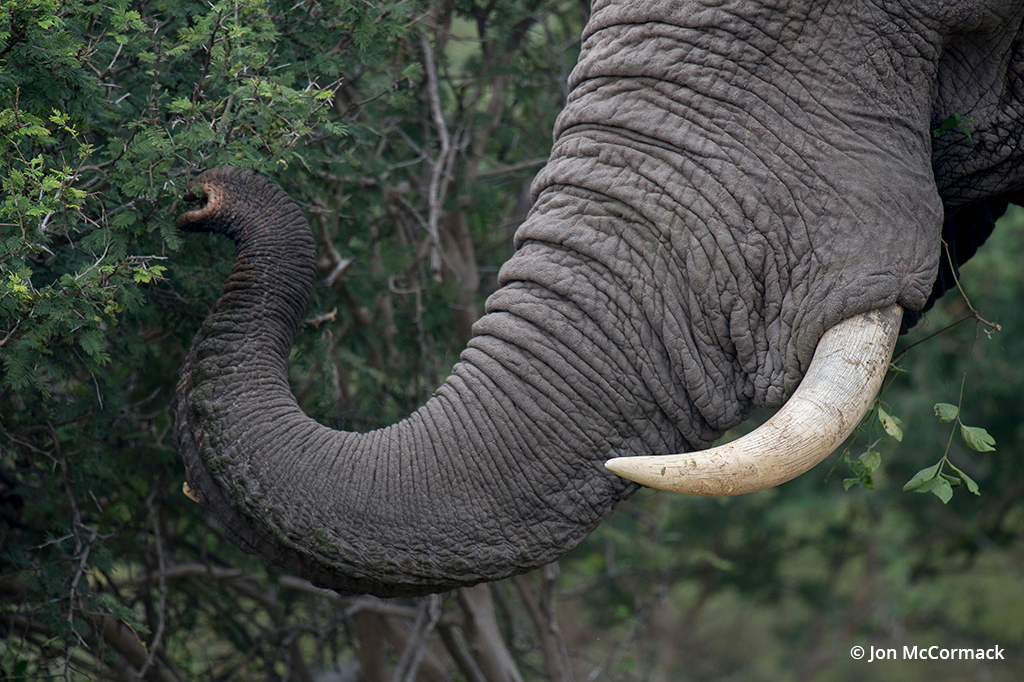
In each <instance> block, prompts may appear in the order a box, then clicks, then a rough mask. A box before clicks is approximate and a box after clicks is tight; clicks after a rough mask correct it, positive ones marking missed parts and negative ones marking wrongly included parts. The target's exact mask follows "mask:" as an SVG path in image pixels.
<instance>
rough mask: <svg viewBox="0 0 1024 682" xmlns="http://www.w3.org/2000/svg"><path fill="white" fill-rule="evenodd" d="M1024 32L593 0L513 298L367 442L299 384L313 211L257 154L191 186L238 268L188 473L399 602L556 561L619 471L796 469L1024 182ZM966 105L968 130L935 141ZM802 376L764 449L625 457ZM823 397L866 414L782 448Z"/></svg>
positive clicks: (198, 383) (717, 479) (202, 377)
mask: <svg viewBox="0 0 1024 682" xmlns="http://www.w3.org/2000/svg"><path fill="white" fill-rule="evenodd" d="M1022 20H1024V3H1021V2H1019V1H1013V2H1008V1H1004V2H990V3H982V2H974V1H970V0H965V1H963V2H937V1H930V0H907V1H906V2H899V3H897V2H876V1H874V0H870V1H869V0H863V1H862V0H844V1H843V2H813V1H806V2H782V1H779V2H771V1H769V2H746V1H738V2H728V1H726V2H667V1H666V2H647V3H630V2H621V3H618V4H616V3H615V2H610V1H598V2H595V6H594V8H593V13H592V16H591V19H590V21H589V23H588V25H587V27H586V29H585V33H584V36H583V51H582V54H581V56H580V60H579V63H578V65H577V66H576V68H575V70H574V71H573V72H572V75H571V77H570V86H571V93H570V95H569V98H568V102H567V105H566V107H565V110H564V111H563V112H562V114H561V116H560V117H559V119H558V122H557V124H556V129H555V143H554V147H553V149H552V152H551V156H550V160H549V162H548V164H547V166H546V167H545V168H544V169H543V170H542V171H541V172H540V174H539V175H538V177H537V178H536V180H535V181H534V185H533V192H534V199H535V203H534V207H533V209H532V211H531V213H530V215H529V217H528V218H527V220H526V221H525V222H524V223H523V224H522V226H521V227H520V228H519V229H518V231H517V233H516V239H515V244H516V249H517V250H516V252H515V254H514V256H513V257H512V258H511V259H510V260H509V261H508V262H507V263H506V264H505V266H504V267H503V268H502V270H501V274H500V281H501V283H502V288H501V289H499V290H498V291H497V292H496V293H494V294H493V295H492V296H491V297H490V298H489V300H488V302H487V307H486V314H485V316H484V317H483V318H482V319H480V320H479V321H478V322H477V323H476V325H475V327H474V335H475V336H474V338H473V339H472V340H471V341H470V343H469V345H468V347H467V348H466V350H465V351H464V352H463V353H462V356H461V359H460V362H459V363H458V364H456V365H455V367H454V368H453V369H452V373H451V376H450V377H449V378H448V380H447V382H446V383H445V384H444V385H443V386H441V387H440V388H439V389H438V390H437V391H436V394H435V395H434V397H433V398H432V399H431V400H429V401H428V402H427V404H426V405H424V406H423V407H422V408H421V409H419V410H418V411H417V412H415V413H414V414H413V415H411V416H410V417H409V418H407V419H405V420H404V421H402V422H400V423H398V424H395V425H393V426H391V427H388V428H384V429H381V430H378V431H374V432H371V433H365V434H360V433H346V432H337V431H333V430H331V429H328V428H326V427H324V426H322V425H320V424H318V423H316V422H315V421H313V420H312V419H310V418H309V417H307V416H305V415H304V414H303V413H302V412H301V410H300V409H299V407H298V405H297V403H296V401H295V399H294V397H293V396H292V394H291V391H290V389H289V385H288V379H287V359H288V355H289V350H290V348H291V345H292V342H293V339H294V336H295V334H296V330H297V329H298V326H299V323H300V320H301V318H302V315H303V313H304V310H305V306H306V304H307V299H308V296H309V293H310V289H311V286H312V280H313V276H314V265H315V245H314V241H313V237H312V235H311V233H310V229H309V226H308V224H307V223H306V220H305V219H304V217H303V216H302V213H301V212H300V211H299V209H298V208H297V207H296V205H295V204H294V203H293V202H292V201H291V200H290V199H289V198H288V196H287V195H286V194H285V193H284V192H282V191H281V190H280V189H279V188H277V187H276V186H275V185H273V184H272V183H270V182H269V181H267V180H265V179H263V178H261V177H259V176H257V175H255V174H253V173H251V172H247V171H240V170H237V169H223V168H222V169H215V170H212V171H208V172H206V173H204V174H202V175H201V176H199V178H198V179H197V180H196V181H195V184H194V187H195V192H196V194H197V195H202V196H205V203H203V204H202V205H201V206H199V207H197V208H195V209H193V210H191V211H189V212H187V213H185V214H184V215H182V216H181V217H180V218H179V220H178V225H179V226H180V227H181V228H182V229H185V230H206V231H214V232H221V233H224V234H226V235H228V236H229V237H231V238H232V239H233V240H234V241H235V243H236V245H237V248H238V256H237V260H236V262H235V265H234V269H233V271H232V274H231V276H230V278H229V279H228V281H227V283H226V285H225V289H224V294H223V296H222V298H221V299H220V300H219V301H218V302H217V304H216V306H215V307H214V309H213V311H212V313H211V314H210V316H209V318H208V319H207V320H206V322H205V323H204V324H203V326H202V328H201V329H200V331H199V332H198V334H197V336H196V339H195V341H194V343H193V346H192V349H191V351H190V353H189V355H188V358H187V360H186V362H185V364H184V367H183V370H182V377H181V382H180V384H179V387H178V392H177V396H176V400H175V412H176V416H177V423H176V427H175V441H176V444H177V447H178V449H179V451H180V452H181V454H182V456H183V457H184V459H185V463H186V468H187V480H188V485H189V486H190V487H191V488H192V489H193V490H194V491H195V493H196V495H197V497H198V499H199V501H200V502H201V504H202V505H203V506H204V507H205V508H207V509H209V510H211V511H212V512H213V513H214V514H215V515H216V516H217V517H218V518H219V519H220V520H221V521H222V522H223V524H224V526H225V527H226V529H227V533H228V534H229V536H230V537H231V538H232V539H233V540H234V541H236V542H237V543H238V544H239V545H241V546H242V547H243V548H245V549H246V550H248V551H250V552H255V553H258V554H260V555H262V556H263V557H265V558H266V559H267V560H269V561H271V562H274V563H277V564H280V565H282V566H284V567H286V568H287V569H289V570H291V571H294V572H295V573H297V574H299V575H302V576H305V577H307V578H309V579H310V580H312V581H313V582H314V583H316V584H319V585H323V586H327V587H331V588H334V589H338V590H341V591H348V592H372V593H376V594H380V595H399V594H415V593H423V592H428V591H437V590H443V589H448V588H451V587H454V586H458V585H466V584H472V583H477V582H481V581H487V580H495V579H499V578H503V577H506V576H509V575H511V574H514V573H518V572H522V571H526V570H529V569H531V568H534V567H536V566H540V565H542V564H545V563H547V562H550V561H552V560H554V559H555V558H557V557H558V556H560V555H561V554H563V553H564V552H566V551H567V550H569V549H570V548H572V547H573V546H575V545H576V544H577V543H578V542H579V541H580V540H581V539H582V538H584V537H585V536H586V535H587V534H588V533H589V532H590V531H591V530H592V529H593V528H594V527H595V526H596V525H597V524H598V523H599V522H600V521H601V520H602V519H603V518H605V517H606V516H607V515H608V514H609V513H610V512H611V511H612V510H613V509H614V508H615V506H616V505H617V504H618V503H619V502H620V501H622V500H623V499H625V498H626V497H627V496H629V495H630V494H631V493H633V492H634V491H635V490H636V489H637V485H636V484H635V483H633V482H631V481H629V480H625V479H624V478H621V477H619V476H617V475H615V474H614V473H612V472H611V471H609V470H608V468H606V467H605V463H606V461H608V460H610V459H616V462H614V463H612V465H611V466H613V467H616V468H617V470H619V471H623V472H629V471H632V473H631V475H633V476H634V477H635V478H638V479H639V480H643V481H644V482H651V481H652V480H653V481H657V480H658V479H659V477H661V478H664V479H666V480H668V479H671V481H676V480H682V479H692V478H694V476H688V475H683V476H681V478H677V477H675V476H674V475H672V474H673V472H682V474H686V473H687V472H688V470H689V468H690V467H696V468H697V469H696V477H695V478H696V480H697V483H696V484H689V483H686V484H682V483H680V484H676V483H672V482H671V481H670V485H677V487H679V488H680V489H687V490H693V491H696V492H708V493H712V494H723V493H733V492H743V491H745V490H747V489H750V488H757V487H763V486H764V485H771V484H774V483H776V482H779V480H784V479H785V478H787V477H789V476H792V475H795V473H798V472H799V471H800V470H801V469H803V468H806V466H808V462H809V461H811V460H813V459H814V458H820V457H822V456H824V454H827V452H828V450H830V449H831V448H832V447H834V446H835V444H836V440H837V439H838V440H842V438H843V437H845V432H844V429H848V428H852V425H853V424H854V423H856V421H857V420H858V419H859V416H860V415H859V414H851V412H853V411H856V410H862V408H863V407H865V406H866V405H867V403H868V402H870V399H871V396H872V395H873V392H874V389H873V388H871V387H870V386H869V387H868V388H867V396H868V397H867V398H864V397H862V396H861V397H857V396H860V393H857V392H856V391H855V392H854V393H857V396H854V397H852V398H850V399H849V400H847V402H846V403H842V402H840V403H833V402H830V401H831V398H825V399H822V398H821V396H823V395H825V396H828V395H839V396H845V395H846V394H847V393H849V392H850V390H849V389H848V388H846V387H840V388H838V389H837V388H836V387H835V386H833V385H831V383H830V381H829V380H831V379H832V378H834V377H835V376H837V375H838V374H840V373H838V372H837V371H836V368H837V367H840V368H841V367H844V366H851V367H859V369H856V371H854V373H853V374H851V375H850V376H849V378H848V380H849V381H850V382H851V383H852V384H854V385H859V384H870V383H871V382H872V381H877V379H878V376H879V368H881V370H882V371H884V368H885V366H886V365H887V363H888V359H889V355H890V354H891V349H892V343H893V339H894V337H895V334H896V331H897V328H898V325H899V322H898V321H899V319H900V311H901V310H903V311H906V313H905V315H904V319H903V324H904V326H909V325H912V324H913V323H914V322H915V321H916V320H917V318H918V317H919V316H920V314H921V311H923V310H925V309H926V308H927V307H928V306H929V305H930V304H931V302H932V301H934V299H935V297H937V296H939V295H941V294H942V292H943V291H944V289H945V287H946V282H947V281H950V280H949V278H950V275H951V273H952V270H953V269H954V268H955V267H956V266H957V265H958V264H959V263H960V262H962V261H963V260H965V259H966V258H967V257H969V256H970V255H971V254H972V253H973V252H974V249H975V248H976V247H977V246H978V245H979V244H980V243H981V242H982V241H983V240H984V238H985V237H986V236H987V235H988V233H989V232H990V231H991V229H992V224H993V222H994V219H995V218H996V217H998V215H999V214H1001V213H1002V211H1003V210H1004V209H1005V207H1006V205H1007V202H1009V201H1014V200H1020V199H1022V198H1024V194H1022V193H1021V190H1022V188H1024V166H1022V164H1021V157H1022V154H1024V152H1022V150H1024V144H1022V142H1024V140H1022V135H1024V113H1022V112H1024V33H1022V30H1021V26H1022ZM953 114H958V115H960V116H961V117H963V119H964V120H967V119H972V122H971V124H970V125H971V135H970V136H967V135H964V134H960V133H956V132H954V133H949V134H944V135H940V136H938V137H934V136H933V134H932V131H933V130H935V129H937V128H939V127H940V123H941V122H942V121H943V120H944V119H946V118H947V117H950V116H952V115H953ZM943 241H945V243H946V244H947V245H948V246H949V253H950V255H951V258H950V259H948V260H945V261H943V262H942V264H941V265H940V255H943V249H942V248H941V244H942V243H943ZM851 329H852V333H853V334H854V337H853V340H852V341H851V340H850V338H851V337H848V336H847V334H848V333H849V332H850V331H851ZM819 342H820V345H819ZM816 348H818V349H819V350H818V352H817V354H816V353H815V349H816ZM861 348H870V349H873V350H872V352H870V353H868V354H867V355H866V356H862V354H861V352H860V350H859V349H861ZM812 357H813V358H815V360H814V362H813V363H812ZM809 368H810V369H809ZM805 374H807V375H808V379H807V381H808V382H811V383H812V384H813V385H812V386H806V385H805V386H804V387H801V389H800V390H799V391H796V389H797V386H798V384H800V381H801V379H802V378H804V376H805ZM815 377H817V378H815ZM821 377H824V378H825V379H826V381H825V382H824V385H822V384H820V383H819V382H818V379H820V378H821ZM794 391H796V396H797V397H796V399H795V401H796V402H795V403H794V405H793V406H792V407H787V408H785V409H784V410H782V411H781V412H780V415H783V416H782V418H781V419H782V423H776V424H775V426H772V427H770V428H769V432H768V433H767V435H766V436H765V435H764V434H762V435H759V436H757V437H756V438H755V442H754V443H753V449H750V448H749V447H747V446H746V445H744V446H743V447H741V448H739V449H738V450H736V449H733V450H728V451H725V452H722V451H718V450H715V451H711V452H710V453H705V454H704V455H700V456H696V455H682V460H680V459H679V458H676V459H670V460H663V459H658V458H655V459H654V460H653V461H650V460H647V459H640V460H639V461H641V462H644V465H643V466H640V467H633V469H632V470H631V469H630V459H629V458H632V457H633V456H635V455H662V454H666V453H692V452H695V451H700V450H701V449H703V448H707V447H708V446H709V445H710V443H711V442H712V441H713V440H714V439H715V438H717V437H718V436H719V435H720V434H721V433H722V432H723V431H725V430H727V429H729V428H731V427H733V426H735V425H736V424H738V423H739V422H741V421H742V420H744V419H745V418H746V417H747V416H748V415H749V413H750V412H751V410H752V409H754V408H755V407H759V406H767V407H778V406H780V405H782V404H783V403H784V402H785V401H786V399H787V397H789V396H791V395H793V394H794ZM808 408H809V410H808ZM808 413H809V414H811V415H812V421H819V420H820V419H819V417H816V416H813V415H815V414H823V415H832V417H833V418H838V420H839V421H842V420H843V419H845V420H846V422H847V423H846V425H845V426H839V427H836V426H831V425H829V426H821V425H814V424H812V425H811V427H810V431H809V432H810V433H817V432H819V431H822V430H824V431H829V432H830V433H831V435H830V436H828V438H827V439H826V442H825V445H823V446H822V445H815V446H813V447H812V450H813V452H811V453H802V454H801V457H803V458H804V460H803V461H802V462H799V463H797V464H796V465H795V466H792V465H791V463H787V462H783V463H779V462H777V461H776V460H775V459H773V458H772V457H773V455H771V454H769V453H770V452H771V451H773V450H777V449H778V443H777V442H776V441H777V440H778V439H779V438H783V439H784V440H783V442H782V449H783V450H786V449H789V448H791V447H794V446H793V439H792V434H793V433H798V434H800V435H799V436H798V440H802V439H804V438H805V436H804V435H802V434H803V433H804V432H803V431H801V430H800V429H803V428H804V427H803V426H799V427H798V426H797V425H796V424H795V422H800V421H801V420H803V419H804V417H805V415H806V414H808ZM794 414H796V415H797V416H796V417H795V418H794V417H793V415H794ZM791 418H792V419H794V420H795V421H790V419H791ZM777 419H779V418H778V417H777ZM794 429H797V431H794ZM801 447H802V446H801ZM815 448H816V449H815ZM622 458H625V461H623V459H622ZM812 463H813V462H812ZM779 467H783V468H786V467H788V468H787V469H786V471H785V472H784V473H783V474H780V475H776V474H775V473H774V472H775V471H777V470H779ZM722 472H724V474H723V473H722ZM751 472H752V474H751ZM751 476H752V477H751ZM701 481H705V482H706V481H710V482H711V483H708V484H707V485H705V484H704V483H702V482H701ZM751 481H753V483H751ZM708 486H710V487H708Z"/></svg>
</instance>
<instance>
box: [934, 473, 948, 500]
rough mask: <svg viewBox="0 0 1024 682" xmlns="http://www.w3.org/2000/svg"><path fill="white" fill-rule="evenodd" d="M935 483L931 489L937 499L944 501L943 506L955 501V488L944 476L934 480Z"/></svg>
mask: <svg viewBox="0 0 1024 682" xmlns="http://www.w3.org/2000/svg"><path fill="white" fill-rule="evenodd" d="M934 481H935V483H934V484H933V485H932V487H931V492H932V493H934V494H935V496H936V497H937V498H939V499H940V500H942V504H948V503H949V501H950V500H951V499H953V488H952V486H950V485H949V481H947V480H946V479H945V478H943V477H942V476H939V477H938V478H935V479H934Z"/></svg>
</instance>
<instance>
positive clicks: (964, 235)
mask: <svg viewBox="0 0 1024 682" xmlns="http://www.w3.org/2000/svg"><path fill="white" fill-rule="evenodd" d="M1010 204H1017V205H1018V206H1024V191H1021V192H1007V193H1005V194H1000V195H997V196H994V197H990V198H988V199H982V200H981V201H976V202H974V203H972V204H967V205H966V206H959V207H957V208H949V207H947V208H946V210H945V215H944V219H943V223H942V241H943V243H944V244H945V246H944V247H943V248H942V253H941V254H940V257H939V272H938V275H937V276H936V278H935V284H934V286H933V287H932V292H931V295H929V296H928V302H927V303H925V305H924V307H923V308H921V309H920V310H908V311H906V312H905V313H904V315H903V327H902V329H900V333H901V334H905V333H906V332H907V331H909V330H910V329H911V328H912V327H913V326H914V325H915V324H917V323H918V322H919V321H920V320H921V318H922V317H924V314H925V313H927V312H928V311H929V310H931V308H932V306H934V305H935V302H936V301H938V300H939V298H941V297H942V295H943V294H945V293H946V291H948V290H949V289H951V288H953V287H955V286H956V279H957V278H958V277H959V275H960V267H961V266H962V265H963V264H964V263H966V262H967V261H968V260H969V259H970V258H971V257H972V256H973V255H974V254H975V253H976V252H977V251H978V248H979V247H981V245H982V244H984V243H985V240H987V239H988V238H989V235H991V234H992V231H993V230H994V229H995V226H996V221H997V220H999V218H1001V217H1002V215H1003V214H1004V213H1006V209H1007V207H1008V206H1009V205H1010ZM947 249H948V252H947Z"/></svg>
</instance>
